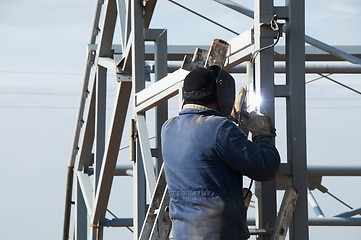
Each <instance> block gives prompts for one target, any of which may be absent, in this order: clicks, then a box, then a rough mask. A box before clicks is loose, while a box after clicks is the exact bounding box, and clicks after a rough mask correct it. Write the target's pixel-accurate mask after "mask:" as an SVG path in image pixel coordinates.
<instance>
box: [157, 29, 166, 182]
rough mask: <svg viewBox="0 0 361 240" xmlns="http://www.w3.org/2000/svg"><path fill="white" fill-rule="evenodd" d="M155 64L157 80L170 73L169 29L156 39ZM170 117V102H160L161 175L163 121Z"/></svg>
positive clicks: (158, 136)
mask: <svg viewBox="0 0 361 240" xmlns="http://www.w3.org/2000/svg"><path fill="white" fill-rule="evenodd" d="M154 54H155V55H154V66H155V71H154V72H155V80H156V81H158V80H159V79H162V78H163V77H165V76H167V74H168V65H167V30H164V31H163V32H162V34H160V35H159V37H158V38H157V40H156V41H155V53H154ZM167 119H168V102H164V103H161V104H159V105H158V106H157V107H156V119H155V124H156V126H155V127H156V135H155V136H156V142H157V146H156V147H157V166H156V171H157V172H156V173H157V176H158V175H159V172H160V169H161V167H162V164H163V158H162V149H161V139H160V132H161V128H162V125H163V123H164V122H165V121H166V120H167Z"/></svg>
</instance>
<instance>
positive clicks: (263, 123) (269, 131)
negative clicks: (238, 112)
mask: <svg viewBox="0 0 361 240" xmlns="http://www.w3.org/2000/svg"><path fill="white" fill-rule="evenodd" d="M247 129H248V131H250V132H251V133H252V138H253V139H254V138H255V137H257V136H267V137H275V136H276V132H275V129H274V128H273V127H272V121H271V118H269V117H267V116H265V115H262V114H260V113H257V112H251V113H250V114H249V119H248V121H247Z"/></svg>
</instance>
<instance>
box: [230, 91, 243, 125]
mask: <svg viewBox="0 0 361 240" xmlns="http://www.w3.org/2000/svg"><path fill="white" fill-rule="evenodd" d="M245 94H246V89H245V88H244V87H241V88H240V89H239V92H238V96H237V98H236V100H235V101H234V104H233V108H232V112H231V115H230V118H231V119H232V121H234V122H236V123H238V121H239V117H240V116H239V114H240V112H241V107H242V104H243V101H244V97H245Z"/></svg>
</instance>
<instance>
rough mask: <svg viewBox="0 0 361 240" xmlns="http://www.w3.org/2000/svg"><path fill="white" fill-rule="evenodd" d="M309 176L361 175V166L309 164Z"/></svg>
mask: <svg viewBox="0 0 361 240" xmlns="http://www.w3.org/2000/svg"><path fill="white" fill-rule="evenodd" d="M307 173H308V175H309V176H361V166H308V168H307Z"/></svg>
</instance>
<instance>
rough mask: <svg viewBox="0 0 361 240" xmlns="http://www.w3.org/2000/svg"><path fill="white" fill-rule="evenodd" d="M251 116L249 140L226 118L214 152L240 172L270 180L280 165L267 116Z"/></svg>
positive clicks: (259, 179) (259, 178)
mask: <svg viewBox="0 0 361 240" xmlns="http://www.w3.org/2000/svg"><path fill="white" fill-rule="evenodd" d="M252 115H253V114H251V117H250V119H251V121H250V122H249V123H250V130H252V131H253V136H252V137H253V142H251V141H249V140H247V137H246V136H245V135H243V134H241V130H240V129H239V128H237V127H236V126H234V124H232V123H230V122H229V121H228V123H227V122H225V123H224V125H222V126H221V128H220V129H219V131H218V144H217V151H218V153H219V156H220V157H221V159H223V161H225V162H226V163H227V164H228V165H229V166H230V167H231V168H233V169H234V170H236V171H238V172H240V173H241V174H244V175H246V176H248V177H250V178H252V179H254V180H256V181H266V180H271V179H273V178H274V177H275V175H276V172H277V171H278V168H279V165H280V156H279V153H278V151H277V149H276V148H275V146H274V144H273V141H272V138H273V137H274V135H273V134H272V132H271V130H270V129H269V128H268V126H270V122H268V119H267V118H263V117H258V116H257V117H255V116H252ZM262 121H263V122H262Z"/></svg>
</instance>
